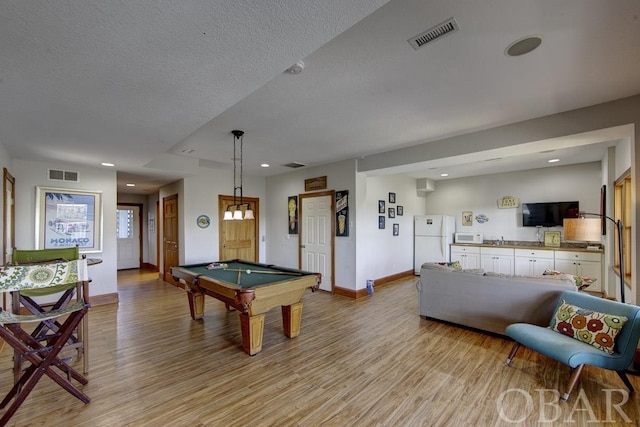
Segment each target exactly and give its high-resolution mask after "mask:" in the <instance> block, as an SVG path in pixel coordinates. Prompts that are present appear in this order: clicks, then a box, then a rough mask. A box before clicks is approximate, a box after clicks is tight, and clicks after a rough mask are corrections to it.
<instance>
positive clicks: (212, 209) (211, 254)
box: [154, 168, 266, 267]
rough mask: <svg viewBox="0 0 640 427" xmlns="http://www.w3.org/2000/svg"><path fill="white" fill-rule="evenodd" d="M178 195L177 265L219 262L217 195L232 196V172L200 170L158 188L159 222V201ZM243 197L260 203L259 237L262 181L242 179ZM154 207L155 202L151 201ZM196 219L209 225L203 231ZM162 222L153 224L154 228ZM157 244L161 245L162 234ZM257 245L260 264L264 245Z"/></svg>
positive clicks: (261, 223) (261, 215)
mask: <svg viewBox="0 0 640 427" xmlns="http://www.w3.org/2000/svg"><path fill="white" fill-rule="evenodd" d="M173 194H178V205H179V207H178V222H179V224H180V227H179V231H178V232H179V236H180V237H179V238H180V249H179V250H180V256H179V259H180V264H195V263H200V262H211V261H216V260H218V259H219V254H220V252H219V247H218V241H219V238H220V235H219V228H218V222H219V218H218V195H220V194H222V195H231V196H232V195H233V172H232V171H229V170H215V169H209V168H200V169H199V171H198V175H195V176H192V177H188V178H185V179H184V180H180V181H177V182H175V183H173V184H171V185H168V186H165V187H162V188H161V189H160V192H159V194H158V197H159V199H158V200H159V201H160V218H162V199H163V198H165V197H167V196H171V195H173ZM243 195H244V196H246V197H257V198H259V199H260V211H261V213H260V223H259V224H258V232H259V233H260V234H259V235H264V230H265V222H266V219H265V214H264V204H265V188H264V178H261V177H251V176H244V177H243ZM154 203H155V201H154ZM200 215H207V216H209V218H211V225H210V226H209V227H207V228H204V229H203V228H200V227H198V226H197V224H196V219H197V218H198V216H200ZM161 223H162V221H160V220H158V221H157V222H156V228H157V227H158V224H161ZM158 232H159V233H160V242H162V230H158ZM259 240H260V241H259V242H258V252H259V259H260V261H264V259H265V252H266V249H265V244H264V242H263V239H262V238H260V239H259ZM162 257H163V255H162V248H160V258H161V260H160V263H158V264H157V265H158V267H161V265H162V264H161V263H162Z"/></svg>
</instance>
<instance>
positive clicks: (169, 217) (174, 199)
mask: <svg viewBox="0 0 640 427" xmlns="http://www.w3.org/2000/svg"><path fill="white" fill-rule="evenodd" d="M162 231H163V243H164V244H163V271H164V277H163V280H164V281H165V282H169V283H174V282H173V277H171V267H175V266H176V265H179V263H180V262H179V260H180V252H179V243H180V240H179V236H178V195H177V194H174V195H173V196H169V197H165V198H163V199H162ZM174 284H175V283H174Z"/></svg>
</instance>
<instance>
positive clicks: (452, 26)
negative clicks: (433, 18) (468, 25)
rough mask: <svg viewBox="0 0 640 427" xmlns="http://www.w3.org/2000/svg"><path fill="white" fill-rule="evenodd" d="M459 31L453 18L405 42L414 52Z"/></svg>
mask: <svg viewBox="0 0 640 427" xmlns="http://www.w3.org/2000/svg"><path fill="white" fill-rule="evenodd" d="M459 29H460V27H459V26H458V23H457V22H456V20H455V18H450V19H447V20H446V21H444V22H443V23H441V24H438V25H436V26H435V27H431V28H429V29H428V30H427V31H425V32H423V33H421V34H418V35H417V36H415V37H413V38H411V39H409V40H407V41H408V42H409V44H410V45H411V47H413V48H414V49H415V50H418V49H420V48H421V47H422V46H424V45H426V44H428V43H431V42H433V41H435V40H437V39H440V38H442V37H444V36H446V35H447V34H451V33H453V32H456V31H458V30H459Z"/></svg>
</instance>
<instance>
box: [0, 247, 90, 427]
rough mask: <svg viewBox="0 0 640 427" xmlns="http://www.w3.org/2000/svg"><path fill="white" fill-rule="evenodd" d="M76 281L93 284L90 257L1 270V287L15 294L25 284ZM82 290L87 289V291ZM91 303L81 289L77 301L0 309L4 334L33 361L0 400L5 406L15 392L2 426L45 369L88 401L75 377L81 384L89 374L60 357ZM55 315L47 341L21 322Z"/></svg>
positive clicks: (0, 328)
mask: <svg viewBox="0 0 640 427" xmlns="http://www.w3.org/2000/svg"><path fill="white" fill-rule="evenodd" d="M76 283H81V286H82V287H83V288H84V290H85V291H86V288H87V286H88V274H87V260H86V259H79V260H72V261H67V262H58V263H53V264H37V265H17V266H8V267H4V268H3V269H2V270H0V292H11V293H12V294H16V293H19V292H20V291H23V290H35V289H46V288H49V287H54V286H62V285H66V284H74V285H75V284H76ZM83 295H88V293H86V292H83ZM89 307H90V306H89V302H88V301H87V300H85V299H83V297H82V295H78V297H77V301H76V302H75V303H74V304H72V305H67V306H66V307H62V308H53V309H51V310H49V311H45V312H39V313H37V314H29V315H20V314H16V313H11V312H8V311H0V338H2V339H4V340H5V342H7V343H8V344H9V345H10V346H11V347H13V348H14V350H15V351H16V352H17V353H18V354H19V356H20V357H22V358H24V360H26V361H27V362H29V363H30V365H29V366H28V367H26V368H25V369H24V371H23V372H22V373H21V375H20V376H19V378H18V379H17V381H16V382H15V384H14V386H13V387H12V388H11V390H10V391H9V393H7V395H6V397H5V398H4V399H3V400H2V402H0V409H3V408H5V407H6V405H7V404H8V403H9V402H10V401H11V400H12V399H13V398H15V400H14V401H13V403H12V404H11V405H10V406H9V408H8V409H7V410H6V411H5V413H4V414H3V415H2V418H1V419H0V426H3V425H5V424H6V423H7V422H8V420H9V419H10V418H11V417H12V416H13V414H15V412H16V411H17V410H18V408H19V407H20V405H21V404H22V403H23V402H24V400H25V399H26V398H27V396H28V395H29V393H30V392H31V390H33V388H34V387H35V385H36V384H37V382H38V381H39V380H40V378H42V376H43V375H47V376H48V377H49V378H51V379H52V380H53V381H55V382H56V383H57V384H58V385H60V386H61V387H62V388H63V389H65V390H66V391H67V392H69V393H71V394H72V395H73V396H75V397H77V398H78V399H80V400H81V401H82V402H84V403H89V400H90V399H89V397H88V396H87V395H86V394H84V393H83V392H82V391H80V390H79V389H78V388H77V387H76V386H75V385H74V384H73V383H72V382H71V380H72V379H74V380H76V381H77V382H79V383H80V384H87V382H88V380H87V379H86V378H85V377H84V376H83V375H82V374H80V373H79V372H77V371H76V370H75V369H73V368H71V367H70V366H69V365H68V364H67V362H66V361H64V360H62V359H61V358H60V357H59V353H60V351H61V350H62V349H63V348H64V346H65V344H66V343H67V342H68V341H69V339H70V337H71V336H72V335H73V332H74V330H75V329H76V328H77V327H78V325H79V324H80V322H81V321H82V319H83V318H84V316H85V315H86V313H87V311H88V310H89ZM50 321H57V324H58V325H59V326H57V327H56V329H57V330H56V331H55V333H54V334H49V335H48V336H47V338H46V340H44V341H39V339H38V338H34V336H32V334H31V333H29V332H27V331H26V330H24V329H22V326H21V324H23V323H25V324H28V323H37V324H40V323H42V322H50Z"/></svg>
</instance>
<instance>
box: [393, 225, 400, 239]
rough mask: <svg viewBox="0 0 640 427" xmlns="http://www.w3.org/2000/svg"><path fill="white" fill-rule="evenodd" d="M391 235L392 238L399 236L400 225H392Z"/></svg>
mask: <svg viewBox="0 0 640 427" xmlns="http://www.w3.org/2000/svg"><path fill="white" fill-rule="evenodd" d="M393 235H394V236H399V235H400V224H393Z"/></svg>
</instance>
